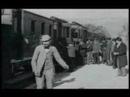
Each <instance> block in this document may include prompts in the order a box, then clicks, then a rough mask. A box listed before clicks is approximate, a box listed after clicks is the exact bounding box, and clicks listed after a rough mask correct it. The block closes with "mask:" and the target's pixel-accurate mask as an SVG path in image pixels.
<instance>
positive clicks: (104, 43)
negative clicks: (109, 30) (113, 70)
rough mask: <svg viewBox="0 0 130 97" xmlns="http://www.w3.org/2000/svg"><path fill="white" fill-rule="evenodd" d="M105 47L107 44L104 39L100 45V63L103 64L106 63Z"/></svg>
mask: <svg viewBox="0 0 130 97" xmlns="http://www.w3.org/2000/svg"><path fill="white" fill-rule="evenodd" d="M106 46H107V42H106V40H105V39H104V40H102V43H101V52H102V62H103V64H106V63H107V53H106Z"/></svg>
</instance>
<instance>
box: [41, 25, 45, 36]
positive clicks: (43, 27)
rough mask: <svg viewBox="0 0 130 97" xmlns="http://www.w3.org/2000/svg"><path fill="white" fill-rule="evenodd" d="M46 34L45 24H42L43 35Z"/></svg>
mask: <svg viewBox="0 0 130 97" xmlns="http://www.w3.org/2000/svg"><path fill="white" fill-rule="evenodd" d="M44 33H45V23H42V24H41V34H42V35H43V34H44Z"/></svg>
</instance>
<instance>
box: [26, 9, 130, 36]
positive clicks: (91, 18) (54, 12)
mask: <svg viewBox="0 0 130 97" xmlns="http://www.w3.org/2000/svg"><path fill="white" fill-rule="evenodd" d="M24 10H27V11H31V12H33V13H36V14H39V15H43V16H45V17H50V16H56V17H58V18H61V19H65V20H67V21H68V22H72V21H76V22H79V23H81V24H94V25H103V26H104V27H106V29H107V30H108V32H109V33H110V34H111V35H112V36H114V37H115V36H117V34H118V32H120V31H121V30H122V25H124V24H126V23H127V24H128V17H129V16H128V14H129V13H128V11H129V10H128V9H24Z"/></svg>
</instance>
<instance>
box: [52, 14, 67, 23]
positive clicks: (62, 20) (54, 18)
mask: <svg viewBox="0 0 130 97" xmlns="http://www.w3.org/2000/svg"><path fill="white" fill-rule="evenodd" d="M50 18H51V19H53V20H56V21H60V22H64V23H68V21H66V20H64V19H60V18H58V17H55V16H51V17H50Z"/></svg>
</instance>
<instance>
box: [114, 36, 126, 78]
mask: <svg viewBox="0 0 130 97" xmlns="http://www.w3.org/2000/svg"><path fill="white" fill-rule="evenodd" d="M116 43H117V45H116V48H115V50H114V52H113V54H114V55H115V56H116V57H117V58H116V61H117V67H118V76H126V75H127V70H126V68H125V66H126V65H127V47H126V45H125V44H124V43H123V42H122V39H121V38H120V37H117V38H116Z"/></svg>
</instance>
